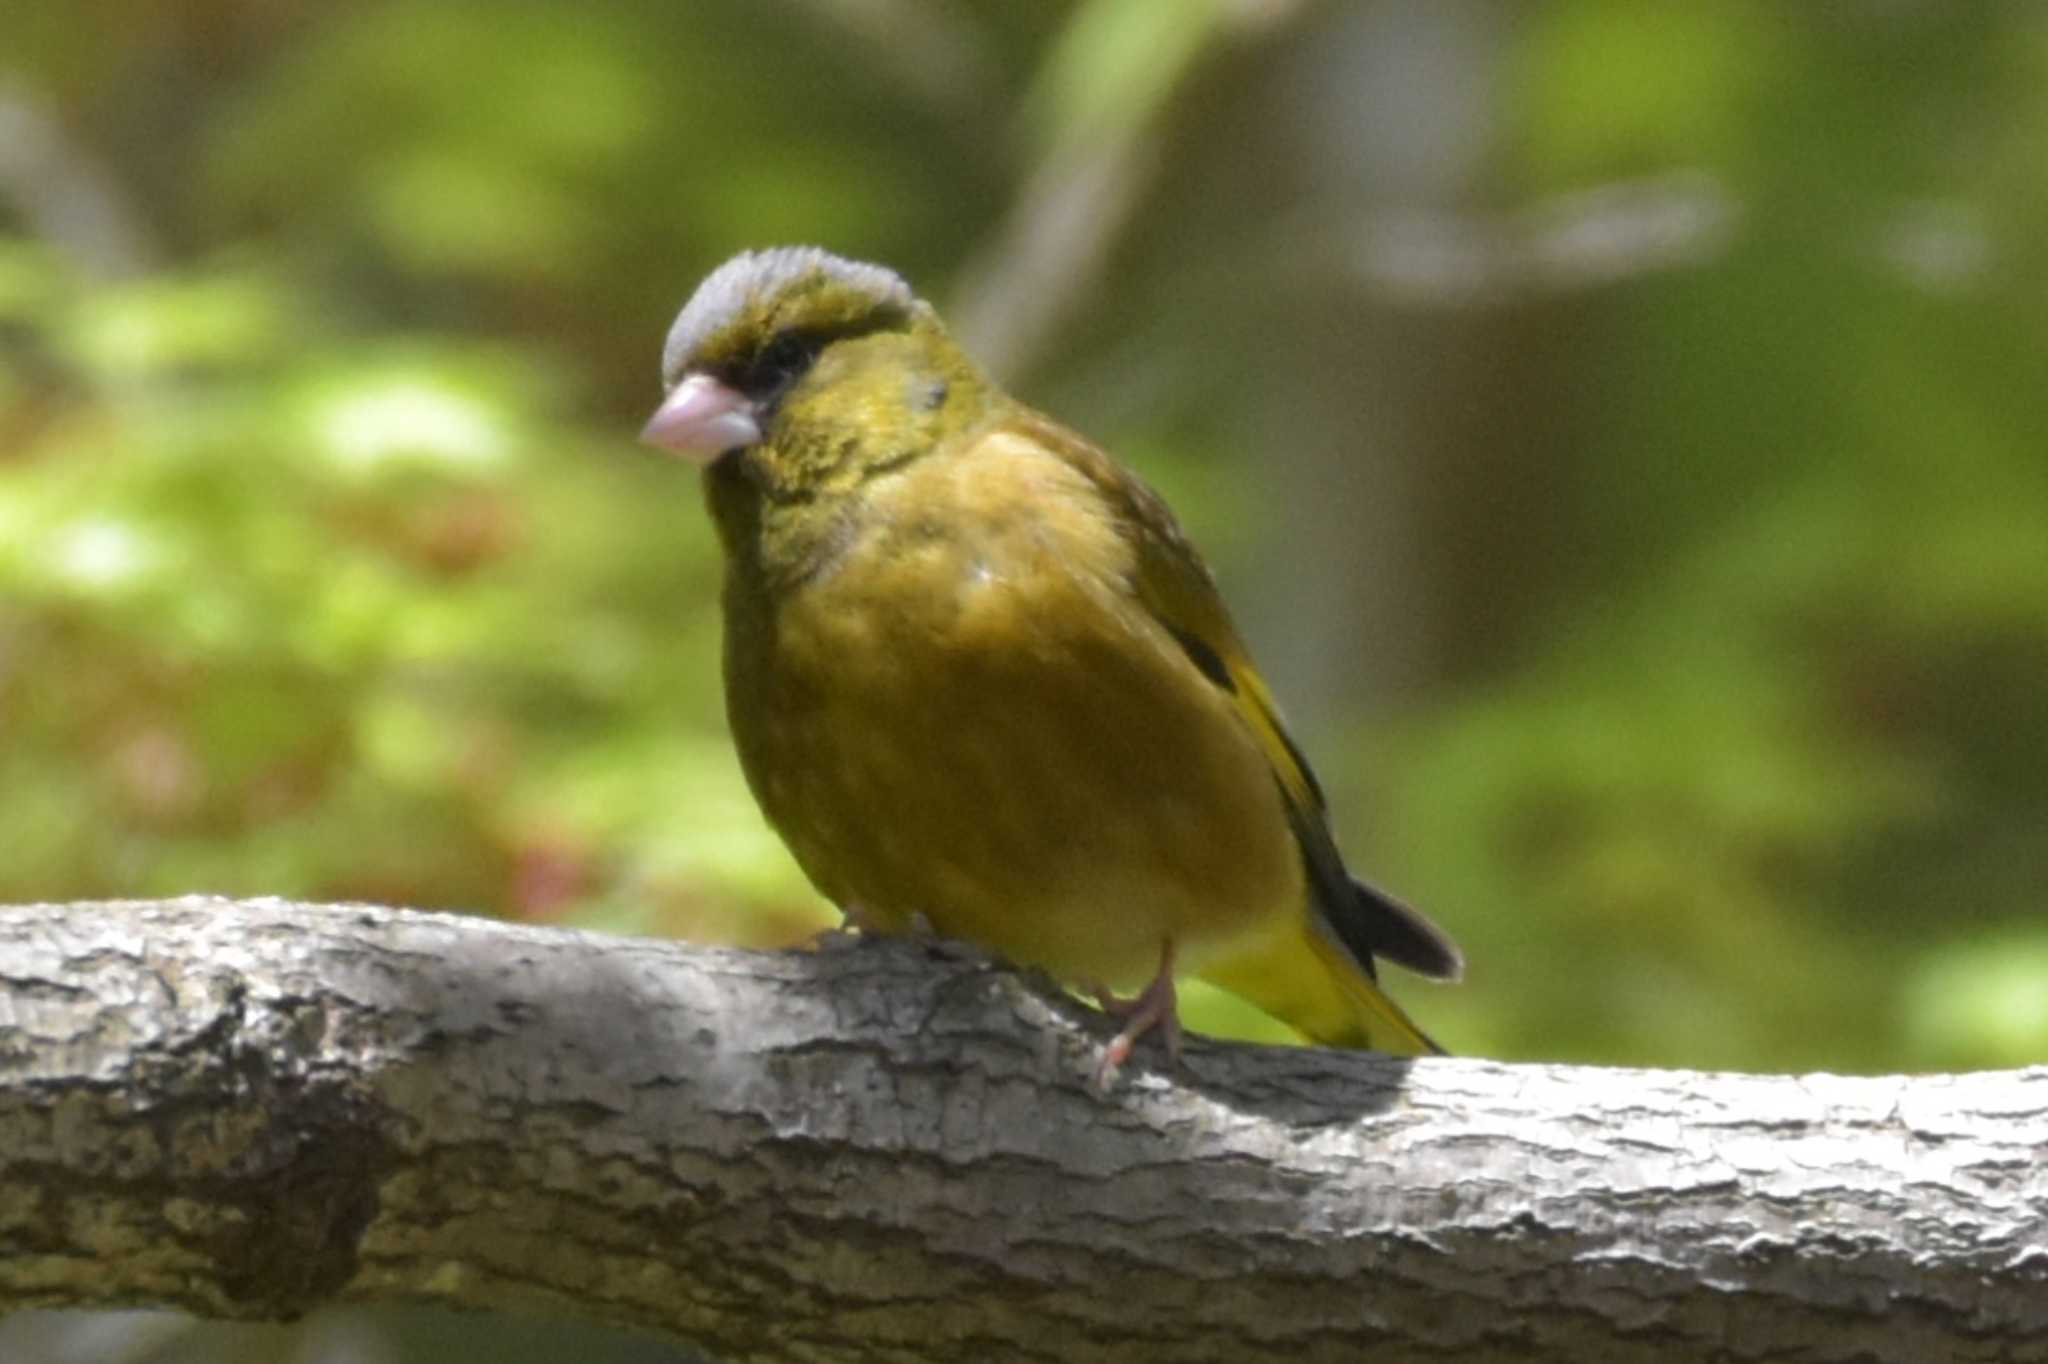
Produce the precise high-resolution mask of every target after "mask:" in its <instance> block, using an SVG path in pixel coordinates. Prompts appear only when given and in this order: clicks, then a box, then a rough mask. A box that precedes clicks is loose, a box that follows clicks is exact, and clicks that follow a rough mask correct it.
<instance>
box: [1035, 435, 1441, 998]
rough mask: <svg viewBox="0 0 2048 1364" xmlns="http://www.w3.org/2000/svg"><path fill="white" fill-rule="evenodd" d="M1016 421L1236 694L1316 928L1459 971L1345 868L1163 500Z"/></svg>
mask: <svg viewBox="0 0 2048 1364" xmlns="http://www.w3.org/2000/svg"><path fill="white" fill-rule="evenodd" d="M1014 420H1015V421H1016V422H1018V423H1020V424H1021V425H1022V426H1023V428H1024V429H1023V430H1020V431H1019V434H1022V435H1025V436H1027V437H1028V438H1030V439H1031V440H1033V441H1035V442H1037V443H1039V444H1042V445H1044V446H1045V447H1046V448H1047V449H1049V450H1050V451H1052V452H1053V453H1055V454H1057V455H1058V456H1059V457H1060V458H1061V459H1062V460H1063V461H1065V462H1066V463H1067V464H1068V465H1070V466H1071V467H1073V468H1075V469H1076V470H1078V471H1080V472H1081V473H1083V474H1084V475H1086V476H1087V478H1088V479H1089V481H1090V482H1092V483H1093V484H1094V485H1095V486H1096V487H1097V488H1098V489H1099V490H1100V491H1101V493H1102V495H1103V496H1104V498H1105V499H1107V500H1108V502H1109V503H1110V506H1111V510H1112V513H1113V515H1114V517H1115V519H1116V521H1117V523H1118V524H1119V526H1121V527H1123V528H1124V529H1125V533H1126V534H1128V535H1129V536H1130V537H1131V538H1132V541H1133V549H1134V550H1135V562H1136V575H1135V583H1134V586H1135V588H1136V592H1137V596H1138V598H1139V601H1140V602H1141V603H1142V604H1143V605H1144V607H1145V608H1146V610H1147V611H1149V612H1150V613H1151V615H1152V617H1153V618H1154V619H1155V620H1156V621H1158V623H1159V624H1160V625H1161V626H1162V627H1163V628H1164V629H1165V630H1166V632H1167V633H1168V634H1169V635H1171V636H1172V637H1173V639H1174V640H1175V641H1176V642H1177V643H1178V644H1179V645H1180V648H1181V650H1182V652H1183V653H1185V654H1186V655H1187V658H1188V661H1189V662H1190V663H1191V664H1193V665H1194V667H1195V668H1196V669H1197V670H1199V671H1200V672H1201V674H1202V676H1204V677H1205V678H1207V679H1208V680H1209V682H1210V683H1211V684H1212V685H1214V686H1216V687H1218V688H1220V689H1222V690H1223V691H1225V692H1227V693H1228V694H1229V696H1230V698H1231V701H1232V703H1233V705H1234V708H1235V710H1236V712H1237V714H1238V716H1239V717H1240V718H1241V719H1242V720H1243V721H1244V723H1245V725H1246V727H1247V728H1248V729H1249V730H1250V731H1251V733H1252V735H1253V737H1254V738H1255V739H1256V740H1257V742H1258V745H1259V748H1260V750H1261V751H1262V752H1263V753H1264V755H1265V757H1266V761H1267V763H1268V765H1269V766H1270V767H1271V768H1272V771H1273V778H1274V781H1275V782H1276V783H1277V784H1278V786H1279V788H1280V793H1281V796H1282V799H1283V801H1284V803H1285V806H1286V810H1287V818H1288V823H1289V825H1290V826H1291V827H1292V829H1293V832H1294V836H1295V839H1296V840H1297V841H1298V842H1299V843H1300V845H1301V850H1302V859H1303V863H1304V865H1305V866H1306V868H1307V871H1308V876H1309V882H1310V885H1311V886H1312V887H1313V889H1314V894H1313V896H1312V897H1311V899H1312V902H1313V904H1314V907H1315V910H1316V919H1317V924H1318V927H1320V928H1321V929H1323V930H1324V935H1319V936H1327V937H1329V938H1333V939H1334V940H1335V941H1334V943H1329V944H1327V945H1328V946H1335V945H1337V944H1341V945H1342V949H1343V950H1344V952H1345V953H1346V954H1347V955H1348V956H1350V957H1351V958H1353V959H1354V961H1355V967H1356V969H1358V970H1361V971H1363V972H1364V974H1365V975H1366V977H1368V979H1370V978H1372V977H1373V976H1374V975H1375V972H1374V970H1373V957H1374V956H1375V955H1378V956H1382V957H1385V958H1387V959H1388V960H1389V961H1394V962H1399V963H1400V964H1401V965H1403V966H1406V967H1408V968H1409V969H1410V970H1413V971H1416V972H1418V973H1420V974H1422V975H1425V976H1431V977H1435V978H1437V979H1455V978H1456V977H1457V976H1459V975H1460V974H1461V973H1462V971H1463V969H1464V960H1463V958H1462V956H1461V955H1460V953H1459V952H1458V949H1457V947H1456V946H1455V945H1454V944H1453V943H1452V942H1451V940H1450V938H1449V937H1448V936H1447V935H1446V934H1445V933H1444V932H1443V930H1441V929H1439V928H1438V927H1437V926H1436V925H1435V924H1433V923H1431V922H1430V921H1429V920H1428V919H1427V918H1425V917H1423V915H1422V914H1421V913H1419V912H1418V911H1416V910H1414V909H1412V908H1410V907H1409V906H1407V905H1405V904H1403V903H1401V902H1400V901H1399V900H1396V899H1394V898H1393V897H1391V896H1389V895H1386V894H1384V893H1382V892H1380V891H1377V890H1375V889H1373V888H1372V887H1370V886H1367V885H1365V884H1364V883H1363V882H1360V881H1358V880H1356V879H1354V878H1353V877H1352V876H1351V874H1350V872H1348V871H1347V870H1346V869H1345V866H1344V858H1343V855H1342V854H1341V853H1340V852H1339V851H1338V850H1337V844H1336V840H1335V838H1334V837H1333V836H1332V834H1331V832H1330V820H1329V807H1328V805H1327V803H1326V802H1325V800H1324V797H1323V789H1322V786H1321V784H1320V783H1319V782H1317V780H1316V775H1315V772H1314V770H1313V769H1312V768H1310V766H1309V764H1308V759H1307V758H1306V757H1305V756H1304V755H1303V754H1302V751H1301V749H1300V748H1299V747H1298V746H1297V745H1296V744H1295V742H1294V740H1293V739H1292V738H1291V737H1290V736H1289V735H1288V733H1287V727H1286V725H1285V724H1284V723H1282V721H1281V718H1280V711H1279V707H1278V706H1277V705H1276V704H1275V702H1274V700H1273V695H1272V692H1271V691H1269V690H1268V689H1267V687H1266V683H1265V680H1264V679H1263V678H1262V677H1260V676H1259V671H1258V669H1257V667H1255V666H1254V665H1253V663H1252V660H1251V655H1250V654H1249V653H1248V652H1247V651H1246V649H1245V647H1244V642H1243V641H1242V640H1241V639H1240V638H1239V637H1238V633H1237V629H1236V627H1235V626H1234V625H1232V624H1231V620H1230V615H1229V613H1228V611H1227V610H1226V609H1225V608H1224V605H1223V598H1222V596H1221V594H1220V593H1218V591H1217V590H1216V583H1215V580H1214V578H1212V577H1211V576H1210V573H1209V570H1208V568H1207V566H1206V565H1205V564H1203V562H1202V559H1201V556H1200V555H1199V554H1198V553H1196V551H1195V549H1194V546H1193V545H1192V544H1190V543H1189V541H1188V539H1187V536H1186V535H1185V533H1184V532H1182V530H1181V528H1180V525H1179V523H1178V522H1177V521H1176V520H1175V519H1174V516H1173V513H1172V512H1171V511H1170V510H1169V509H1168V508H1167V505H1166V502H1165V500H1164V499H1162V498H1161V497H1160V496H1159V495H1158V494H1157V493H1155V492H1153V491H1152V489H1151V488H1149V487H1147V486H1146V485H1145V484H1144V482H1143V481H1142V480H1140V479H1138V478H1137V477H1136V476H1135V475H1133V474H1131V473H1130V472H1129V471H1127V470H1125V469H1123V468H1121V467H1120V466H1118V465H1117V464H1116V463H1115V462H1114V461H1112V460H1111V459H1110V458H1109V457H1108V456H1107V455H1106V454H1104V453H1103V452H1102V451H1101V450H1099V449H1097V448H1096V447H1095V446H1094V445H1092V444H1090V443H1089V442H1088V441H1086V440H1084V439H1082V438H1081V437H1080V436H1078V435H1076V434H1074V433H1073V432H1071V431H1069V430H1067V429H1066V428H1065V427H1062V426H1059V425H1058V424H1056V423H1054V422H1052V421H1050V420H1048V419H1046V418H1043V417H1039V416H1037V414H1035V413H1032V414H1023V415H1020V416H1018V417H1017V418H1015V419H1014ZM1323 945H1325V944H1318V946H1319V947H1320V946H1323ZM1374 993H1375V994H1377V991H1375V992H1374ZM1389 1007H1391V1006H1389ZM1397 1012H1398V1011H1397ZM1402 1022H1403V1023H1405V1019H1404V1020H1402ZM1409 1026H1410V1027H1412V1025H1409Z"/></svg>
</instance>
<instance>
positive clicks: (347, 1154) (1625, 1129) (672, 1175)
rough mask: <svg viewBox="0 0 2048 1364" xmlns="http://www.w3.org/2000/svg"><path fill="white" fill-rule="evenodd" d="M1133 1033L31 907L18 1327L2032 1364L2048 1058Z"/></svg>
mask: <svg viewBox="0 0 2048 1364" xmlns="http://www.w3.org/2000/svg"><path fill="white" fill-rule="evenodd" d="M1110 1030H1111V1029H1110V1027H1109V1026H1108V1024H1107V1023H1106V1021H1105V1020H1102V1019H1101V1018H1100V1017H1099V1016H1096V1015H1093V1014H1092V1013H1091V1011H1089V1010H1087V1009H1085V1008H1083V1007H1082V1006H1080V1005H1078V1004H1075V1003H1072V1002H1070V1001H1068V1000H1066V999H1064V998H1061V997H1059V996H1057V995H1055V994H1053V993H1051V992H1048V991H1045V990H1043V989H1040V988H1036V987H1034V986H1033V985H1032V984H1031V983H1030V982H1029V981H1028V980H1027V979H1025V978H1022V977H1019V976H1017V975H1015V974H1013V973H1011V972H1009V971H1007V970H1003V969H1000V968H996V967H994V966H992V965H991V964H989V963H988V962H986V961H984V960H982V959H979V958H976V957H972V956H969V955H966V954H963V953H962V952H960V951H959V950H957V949H952V948H947V947H942V946H938V945H935V944H931V943H922V942H914V941H892V942H886V943H856V942H855V941H854V940H851V939H845V940H837V941H835V942H832V943H830V944H828V946H827V948H826V949H825V950H821V951H818V952H810V953H800V952H790V953H758V952H737V951H722V950H709V949H702V948H690V947H683V946H679V945H676V944H673V943H666V942H652V941H635V940H627V939H616V938H606V937H600V936H594V935H590V934H581V933H572V932H565V931H559V930H546V929H535V928H521V927H515V926H511V925H506V924H501V923H496V922H491V921H487V920H479V919H466V918H456V917H451V916H439V915H425V914H417V913H408V912H401V911H392V910H382V909H371V908H364V907H332V906H313V905H297V904H288V903H284V902H280V901H267V900H266V901H226V900H212V899H187V900H178V901H168V902H161V903H113V904H74V905H32V906H26V907H19V908H12V909H0V1310H6V1309H10V1308H16V1307H28V1306H87V1305H108V1304H115V1303H131V1304H132V1303H154V1304H168V1305H173V1306H177V1307H182V1308H185V1309H187V1310H190V1311H193V1312H198V1313H202V1314H206V1315H210V1316H223V1317H249V1318H278V1317H288V1316H292V1315H295V1314H297V1313H300V1312H304V1311H306V1310H307V1309H309V1308H312V1307H316V1306H319V1305H321V1304H324V1303H329V1302H335V1301H342V1300H357V1301H361V1300H380V1301H392V1300H414V1301H420V1300H431V1301H438V1302H443V1303H449V1304H456V1305H462V1306H468V1307H488V1308H507V1309H518V1310H527V1311H533V1310H539V1311H545V1312H560V1313H567V1314H573V1315H577V1316H580V1317H583V1318H586V1319H589V1320H593V1321H598V1322H604V1323H610V1324H614V1325H628V1326H637V1327H641V1328H646V1329H651V1330H655V1331H659V1332H663V1333H666V1334H669V1335H673V1336H676V1337H679V1338H682V1339H685V1340H688V1341H691V1342H693V1343H695V1344H697V1345H698V1346H700V1347H702V1348H703V1349H705V1350H707V1351H709V1352H711V1353H712V1354H714V1355H716V1356H719V1357H723V1358H730V1359H760V1360H771V1359H772V1360H925V1359H936V1358H962V1359H966V1358H972V1359H976V1360H989V1361H1001V1360H1055V1359H1057V1360H1084V1359H1086V1360H1093V1359H1109V1360H1155V1359H1174V1360H1230V1361H1233V1362H1236V1361H1258V1360H1282V1359H1284V1360H1288V1361H1292V1362H1296V1364H1299V1362H1300V1361H1322V1360H1339V1359H1343V1360H1353V1359H1360V1358H1368V1357H1369V1358H1371V1359H1373V1360H1375V1361H1387V1360H1399V1359H1413V1358H1432V1359H1433V1358H1439V1357H1443V1358H1450V1357H1455V1358H1457V1359H1459V1360H1461V1361H1474V1360H1510V1359H1512V1360H1572V1361H1583V1360H1592V1359H1601V1360H1606V1359H1636V1358H1641V1359H1656V1360H1687V1359H1700V1360H1704V1359H1716V1360H1722V1359H1770V1360H1787V1359H1797V1360H1851V1359H1855V1360H1879V1361H1884V1360H1900V1361H1913V1362H1914V1364H1919V1362H1920V1361H1927V1360H1934V1359H1941V1360H1950V1361H1967V1360H2008V1359H2022V1358H2040V1357H2041V1353H2040V1352H2041V1351H2042V1349H2043V1346H2042V1344H2041V1338H2042V1336H2043V1333H2044V1332H2048V1283H2044V1280H2048V1173H2044V1161H2043V1156H2044V1148H2048V1068H2036V1069H2032V1070H2026V1071H2015V1072H2009V1073H1991V1074H1979V1075H1957V1076H1922V1077H1917V1078H1912V1079H1907V1078H1900V1077H1878V1078H1867V1079H1845V1078H1838V1077H1831V1076H1745V1075H1707V1074H1693V1073H1686V1072H1676V1071H1670V1072H1656V1071H1615V1070H1597V1069H1587V1068H1573V1067H1551V1066H1528V1065H1516V1066H1509V1065H1497V1064H1492V1063H1488V1062H1485V1061H1474V1060H1430V1061H1424V1062H1418V1063H1413V1064H1412V1065H1411V1064H1409V1063H1403V1062H1398V1061H1393V1060H1390V1059H1387V1058H1383V1057H1374V1056H1367V1055H1357V1054H1341V1053H1333V1052H1322V1051H1311V1050H1271V1049H1261V1048H1252V1047H1243V1046H1225V1045H1220V1044H1204V1043H1201V1042H1199V1041H1196V1042H1194V1043H1193V1044H1191V1045H1190V1047H1189V1048H1188V1054H1187V1056H1186V1058H1185V1060H1184V1062H1183V1064H1182V1066H1181V1067H1180V1068H1179V1069H1178V1070H1176V1071H1173V1072H1171V1073H1162V1072H1158V1071H1152V1070H1146V1069H1144V1068H1143V1067H1142V1066H1140V1067H1137V1068H1136V1069H1135V1070H1134V1073H1132V1074H1129V1075H1127V1076H1126V1078H1125V1080H1124V1081H1123V1083H1122V1084H1121V1085H1120V1086H1119V1087H1118V1088H1117V1089H1116V1090H1115V1091H1114V1092H1112V1093H1111V1094H1109V1095H1107V1096H1098V1095H1096V1094H1095V1093H1093V1092H1092V1091H1091V1090H1090V1089H1089V1087H1088V1084H1087V1076H1088V1074H1089V1071H1090V1069H1091V1067H1092V1066H1093V1064H1094V1057H1095V1054H1096V1050H1097V1048H1099V1046H1100V1045H1101V1044H1102V1042H1103V1040H1104V1039H1105V1037H1106V1036H1107V1034H1108V1032H1109V1031H1110ZM1148 1054H1149V1053H1148Z"/></svg>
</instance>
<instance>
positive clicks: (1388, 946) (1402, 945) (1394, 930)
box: [1347, 877, 1465, 981]
mask: <svg viewBox="0 0 2048 1364" xmlns="http://www.w3.org/2000/svg"><path fill="white" fill-rule="evenodd" d="M1351 888H1352V890H1354V891H1355V892H1357V895H1358V900H1359V908H1360V909H1362V910H1363V911H1365V912H1364V913H1363V914H1362V915H1361V916H1360V918H1361V920H1362V921H1363V922H1362V923H1360V924H1359V925H1358V927H1359V928H1360V929H1361V930H1362V936H1363V937H1364V938H1365V939H1366V942H1365V944H1364V945H1366V946H1369V947H1370V949H1371V951H1372V954H1373V955H1374V956H1376V957H1384V958H1385V959H1386V960H1388V961H1391V962H1394V963H1395V964H1397V965H1400V966H1405V967H1407V968H1408V969H1409V970H1410V971H1413V972H1415V973H1416V974H1417V975H1420V976H1427V977H1429V978H1430V979H1431V980H1453V981H1454V980H1458V979H1460V978H1461V977H1463V976H1464V974H1465V954H1464V953H1462V952H1460V951H1459V950H1458V945H1457V944H1456V943H1454V942H1452V941H1451V938H1450V935H1449V934H1448V933H1445V932H1444V931H1443V930H1442V929H1441V928H1438V927H1437V926H1436V925H1435V924H1433V923H1431V922H1430V921H1429V920H1428V919H1427V918H1425V917H1424V916H1423V914H1422V912H1421V911H1420V910H1416V909H1411V908H1409V907H1408V906H1407V905H1405V904H1403V903H1402V902H1401V901H1399V900H1396V899H1395V898H1394V897H1393V896H1391V895H1388V894H1387V893H1386V892H1384V891H1380V890H1375V889H1373V888H1372V887H1371V886H1368V885H1367V884H1365V882H1363V881H1360V880H1358V879H1357V878H1356V877H1353V878H1352V881H1351ZM1347 936H1348V935H1347Z"/></svg>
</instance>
